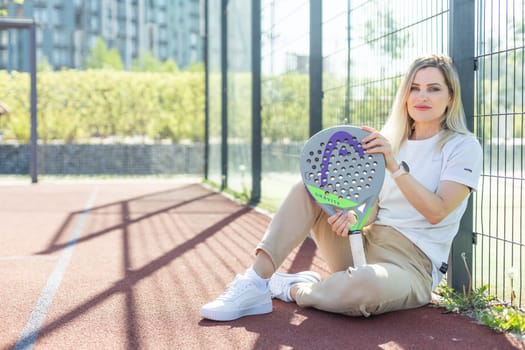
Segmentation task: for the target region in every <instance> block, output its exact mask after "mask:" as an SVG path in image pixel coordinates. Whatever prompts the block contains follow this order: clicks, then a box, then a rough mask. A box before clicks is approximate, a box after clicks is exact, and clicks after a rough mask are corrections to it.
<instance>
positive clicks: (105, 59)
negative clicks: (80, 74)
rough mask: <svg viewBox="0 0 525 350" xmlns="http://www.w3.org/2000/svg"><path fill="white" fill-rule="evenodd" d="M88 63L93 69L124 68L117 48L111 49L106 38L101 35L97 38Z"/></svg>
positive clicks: (88, 66)
mask: <svg viewBox="0 0 525 350" xmlns="http://www.w3.org/2000/svg"><path fill="white" fill-rule="evenodd" d="M86 64H87V68H92V69H114V70H123V69H124V64H123V63H122V58H121V57H120V53H119V52H118V51H117V50H115V49H109V48H108V47H107V46H106V43H105V42H104V39H102V38H100V37H98V38H97V39H96V41H95V45H93V47H92V48H91V51H90V54H89V56H88V58H87V60H86Z"/></svg>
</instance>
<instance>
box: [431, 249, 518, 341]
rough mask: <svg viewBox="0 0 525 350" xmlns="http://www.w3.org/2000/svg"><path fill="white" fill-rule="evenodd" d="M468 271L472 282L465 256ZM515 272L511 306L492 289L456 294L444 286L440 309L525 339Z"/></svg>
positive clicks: (513, 274) (512, 278) (484, 287)
mask: <svg viewBox="0 0 525 350" xmlns="http://www.w3.org/2000/svg"><path fill="white" fill-rule="evenodd" d="M461 256H462V258H463V262H464V263H465V268H466V270H467V273H468V275H469V283H470V281H471V277H470V276H471V275H470V271H469V269H468V267H467V264H466V259H465V254H464V253H463V254H461ZM514 276H515V271H513V269H511V272H509V274H508V277H509V278H510V287H511V290H512V292H511V302H510V303H504V302H501V301H499V300H497V298H496V297H494V296H490V295H489V294H488V285H484V286H482V287H479V288H475V289H472V288H471V287H470V286H469V288H468V289H465V288H463V291H462V292H458V291H456V290H454V289H453V288H452V287H449V286H448V285H446V284H440V285H439V287H438V290H437V293H438V294H439V295H440V296H441V298H440V300H439V302H438V303H437V306H438V307H442V308H445V310H446V312H454V313H460V314H464V315H467V316H470V317H472V318H474V319H475V320H476V321H478V322H479V323H481V324H483V325H485V326H488V327H490V328H492V329H494V330H495V331H498V332H506V333H510V334H512V335H514V336H516V337H518V338H520V339H523V338H524V337H525V312H523V311H522V310H520V309H519V308H518V307H517V305H516V297H515V295H516V294H515V292H514V290H513V283H514Z"/></svg>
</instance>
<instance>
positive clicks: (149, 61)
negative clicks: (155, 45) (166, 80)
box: [131, 51, 179, 73]
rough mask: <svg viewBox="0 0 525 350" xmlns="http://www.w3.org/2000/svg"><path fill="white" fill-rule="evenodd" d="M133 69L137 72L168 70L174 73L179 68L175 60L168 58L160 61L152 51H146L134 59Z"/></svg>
mask: <svg viewBox="0 0 525 350" xmlns="http://www.w3.org/2000/svg"><path fill="white" fill-rule="evenodd" d="M131 70H132V71H135V72H168V73H174V72H177V71H178V70H179V68H178V67H177V64H176V63H175V61H173V60H171V59H167V60H166V61H164V62H163V61H160V60H158V59H157V58H155V56H153V54H152V53H151V52H149V51H148V52H144V53H142V54H141V55H140V57H139V58H138V59H135V60H134V61H133V65H132V66H131Z"/></svg>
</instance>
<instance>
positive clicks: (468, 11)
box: [447, 0, 475, 291]
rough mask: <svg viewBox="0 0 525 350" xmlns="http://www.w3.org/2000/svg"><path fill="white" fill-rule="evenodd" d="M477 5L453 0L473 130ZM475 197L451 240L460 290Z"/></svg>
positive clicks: (452, 278) (453, 276) (451, 275)
mask: <svg viewBox="0 0 525 350" xmlns="http://www.w3.org/2000/svg"><path fill="white" fill-rule="evenodd" d="M474 31H475V6H474V0H450V30H449V45H450V46H449V53H450V56H451V57H452V59H453V60H454V63H455V65H456V67H457V69H458V73H459V80H460V83H461V94H462V100H463V107H464V109H465V115H466V117H467V125H468V127H469V129H470V130H473V126H474V69H475V64H474V63H475V62H474V51H475V37H474ZM472 211H473V205H472V197H471V198H469V203H468V206H467V210H466V211H465V215H464V216H463V218H462V220H461V224H460V227H459V232H458V234H457V236H456V238H455V240H454V242H453V244H452V250H451V253H450V266H451V269H449V271H448V274H447V280H448V284H449V285H450V286H452V288H454V289H455V290H458V291H461V290H462V289H463V287H465V288H469V287H470V288H471V287H472V286H470V285H469V280H470V276H469V272H468V271H467V270H466V269H465V264H464V262H463V258H462V254H463V253H464V254H465V258H466V262H467V266H468V268H469V271H472V245H473V243H474V242H475V236H474V232H473V213H472Z"/></svg>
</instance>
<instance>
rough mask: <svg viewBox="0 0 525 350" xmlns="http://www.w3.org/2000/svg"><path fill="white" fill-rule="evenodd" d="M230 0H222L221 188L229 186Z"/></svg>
mask: <svg viewBox="0 0 525 350" xmlns="http://www.w3.org/2000/svg"><path fill="white" fill-rule="evenodd" d="M227 29H228V0H221V190H224V189H225V188H227V187H228V32H227Z"/></svg>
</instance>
